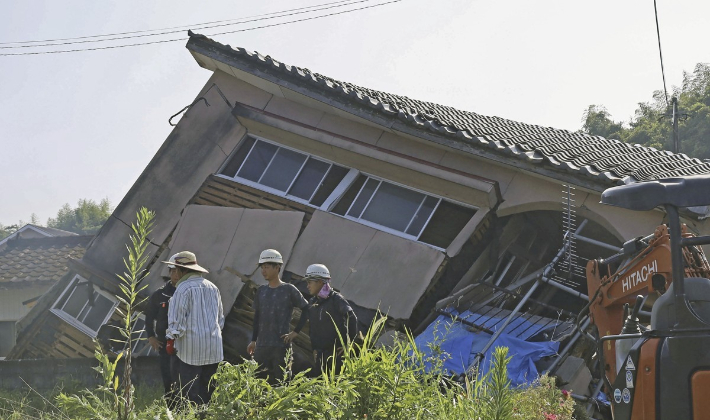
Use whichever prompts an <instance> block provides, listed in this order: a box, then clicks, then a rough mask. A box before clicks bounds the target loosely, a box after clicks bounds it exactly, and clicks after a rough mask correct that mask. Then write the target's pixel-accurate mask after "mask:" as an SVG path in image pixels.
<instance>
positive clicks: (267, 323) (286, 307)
mask: <svg viewBox="0 0 710 420" xmlns="http://www.w3.org/2000/svg"><path fill="white" fill-rule="evenodd" d="M306 305H308V302H306V299H304V298H303V295H302V294H301V292H299V291H298V289H296V286H294V285H292V284H289V283H284V284H282V285H280V286H278V287H273V288H272V287H269V285H268V284H265V285H263V286H260V287H259V288H258V289H257V291H256V296H255V298H254V332H253V333H252V341H256V345H257V347H287V346H288V345H287V344H285V343H284V340H283V338H281V336H282V335H284V334H288V333H289V332H290V331H291V316H292V315H293V308H299V309H303V308H305V307H306Z"/></svg>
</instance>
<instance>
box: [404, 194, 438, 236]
mask: <svg viewBox="0 0 710 420" xmlns="http://www.w3.org/2000/svg"><path fill="white" fill-rule="evenodd" d="M438 202H439V199H438V198H434V197H427V198H425V199H424V204H422V206H421V207H420V208H419V211H418V212H417V214H416V215H414V220H412V223H411V224H410V225H409V228H408V229H407V233H408V234H410V235H412V236H419V232H421V231H422V228H423V227H424V223H426V221H427V220H429V216H430V215H431V212H432V211H434V207H436V203H438Z"/></svg>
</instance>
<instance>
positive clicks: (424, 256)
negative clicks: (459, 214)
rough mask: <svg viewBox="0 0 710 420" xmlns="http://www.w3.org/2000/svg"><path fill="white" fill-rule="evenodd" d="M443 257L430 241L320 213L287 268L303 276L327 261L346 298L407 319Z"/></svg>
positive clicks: (303, 235)
mask: <svg viewBox="0 0 710 420" xmlns="http://www.w3.org/2000/svg"><path fill="white" fill-rule="evenodd" d="M443 260H444V253H442V252H441V251H438V250H436V249H434V248H432V247H429V246H427V245H424V244H421V243H418V242H414V241H411V240H408V239H404V238H401V237H399V236H396V235H392V234H389V233H385V232H381V231H378V230H377V229H374V228H371V227H369V226H365V225H362V224H359V223H356V222H353V221H351V220H348V219H345V218H343V217H339V216H335V215H332V214H329V213H325V212H321V211H316V212H315V213H314V214H313V217H312V218H311V221H310V223H309V224H308V226H307V227H306V229H305V230H304V232H303V234H302V235H301V237H300V238H299V239H298V242H297V243H296V246H295V248H294V250H293V255H292V257H291V259H290V261H289V263H288V265H287V268H286V269H287V270H289V271H291V272H293V273H295V274H298V275H301V276H302V275H304V274H305V271H306V267H308V265H309V264H313V263H322V264H325V265H326V266H328V268H329V269H330V271H331V276H332V277H333V286H334V287H335V288H336V289H339V290H340V291H341V292H342V293H343V294H344V295H345V297H346V298H348V299H350V300H352V301H353V302H355V303H356V304H358V305H361V306H364V307H366V308H371V309H378V308H379V309H380V310H381V311H382V312H384V313H387V314H389V315H390V316H391V317H393V318H397V319H407V318H409V316H410V315H411V313H412V310H413V309H414V306H415V305H416V303H417V302H418V301H419V299H420V297H421V296H422V294H423V293H424V292H425V291H426V289H427V287H428V285H429V283H430V282H431V280H432V278H433V277H434V275H435V274H436V270H437V269H438V267H439V266H440V265H441V263H442V262H443Z"/></svg>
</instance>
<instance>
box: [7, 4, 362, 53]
mask: <svg viewBox="0 0 710 420" xmlns="http://www.w3.org/2000/svg"><path fill="white" fill-rule="evenodd" d="M369 1H373V0H343V1H337V2H332V3H325V4H321V5H317V6H309V7H302V8H298V9H290V10H284V11H280V12H272V13H267V14H263V15H256V16H251V17H246V18H238V19H229V20H222V21H214V22H206V23H198V24H195V25H185V26H175V27H172V28H164V29H148V30H142V31H133V32H121V33H116V34H107V35H90V36H83V37H77V38H62V39H55V40H47V41H20V42H9V43H0V49H18V48H36V47H55V46H60V45H72V44H87V43H96V42H105V41H117V40H122V39H131V38H144V37H154V36H160V35H169V34H175V33H180V32H184V31H185V29H192V30H203V29H212V28H219V27H224V26H232V25H240V24H244V23H251V22H257V21H261V20H269V19H278V18H282V17H288V16H294V15H299V14H304V13H312V12H317V11H321V10H327V9H333V8H338V7H345V6H350V5H353V4H357V3H366V2H369ZM304 9H308V10H304ZM289 12H290V13H289ZM272 15H277V16H272ZM223 22H230V23H223ZM213 23H214V25H212V24H213ZM176 28H181V29H176ZM157 31H163V32H157ZM147 32H155V33H147ZM114 35H121V36H114ZM108 36H114V37H112V38H105V37H108ZM95 38H103V39H95ZM59 41H67V42H59ZM36 42H52V43H46V44H36ZM8 44H23V45H8ZM28 44H32V45H28Z"/></svg>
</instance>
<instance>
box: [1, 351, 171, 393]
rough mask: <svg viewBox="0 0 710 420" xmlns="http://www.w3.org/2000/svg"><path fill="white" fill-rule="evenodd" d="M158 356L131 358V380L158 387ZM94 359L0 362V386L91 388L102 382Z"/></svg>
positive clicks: (36, 388)
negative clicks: (95, 368)
mask: <svg viewBox="0 0 710 420" xmlns="http://www.w3.org/2000/svg"><path fill="white" fill-rule="evenodd" d="M158 361H159V358H158V357H137V358H135V359H133V375H132V379H133V383H134V384H136V385H138V384H141V385H149V386H162V383H163V382H162V379H161V377H160V365H159V363H158ZM96 366H98V361H97V360H96V359H93V358H81V359H35V360H2V361H0V389H8V390H9V389H14V390H19V389H28V385H29V386H30V387H32V388H33V389H35V390H49V389H53V388H55V387H57V386H60V387H64V388H67V389H70V390H73V389H82V388H89V389H91V388H95V387H96V386H98V385H100V384H101V383H102V379H101V377H100V375H99V373H98V372H97V371H96V370H94V369H93V368H94V367H96ZM117 371H118V372H119V374H120V373H121V372H123V360H121V361H119V368H118V370H117Z"/></svg>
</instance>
